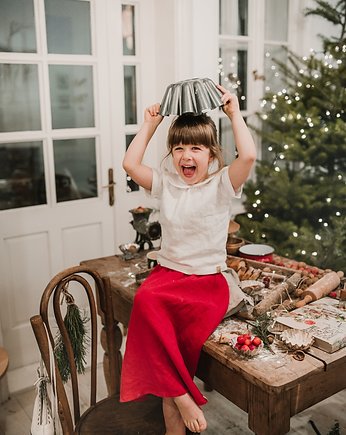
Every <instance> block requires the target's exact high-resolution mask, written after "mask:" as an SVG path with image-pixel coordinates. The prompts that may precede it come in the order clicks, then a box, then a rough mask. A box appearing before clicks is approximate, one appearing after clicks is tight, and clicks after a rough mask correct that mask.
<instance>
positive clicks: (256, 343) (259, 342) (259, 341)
mask: <svg viewBox="0 0 346 435" xmlns="http://www.w3.org/2000/svg"><path fill="white" fill-rule="evenodd" d="M261 343H262V340H261V339H260V338H259V337H255V338H253V340H252V344H253V345H254V346H256V347H258V346H259V345H260V344H261Z"/></svg>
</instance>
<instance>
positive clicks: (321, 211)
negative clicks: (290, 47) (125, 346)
mask: <svg viewBox="0 0 346 435" xmlns="http://www.w3.org/2000/svg"><path fill="white" fill-rule="evenodd" d="M315 1H316V3H317V8H316V9H309V10H307V14H309V15H319V16H322V17H323V18H325V19H327V20H329V21H331V22H333V23H334V24H336V25H340V26H341V31H340V36H339V37H338V38H331V39H327V38H323V41H324V47H325V51H324V52H323V53H322V54H321V53H320V54H316V53H312V54H311V55H310V56H309V57H307V58H300V57H299V56H297V55H295V54H294V53H292V52H288V53H287V59H288V61H287V64H286V63H282V62H276V64H277V70H278V71H279V72H280V74H281V75H282V76H283V77H285V78H286V79H285V80H286V81H285V85H284V89H282V90H281V91H280V92H277V93H267V94H266V95H265V96H264V99H263V104H262V107H263V110H262V111H261V112H258V113H257V116H258V118H259V119H260V120H261V123H262V124H261V125H262V127H261V129H258V128H257V129H256V132H257V133H258V134H260V136H261V137H262V146H263V153H262V154H263V155H262V161H260V162H258V163H257V168H256V181H255V182H249V183H248V184H247V185H246V187H245V189H244V192H245V194H246V201H245V208H246V214H245V215H242V216H239V217H237V221H239V223H240V224H241V235H242V236H243V237H245V238H247V239H249V240H251V241H254V242H257V243H258V242H261V243H269V244H271V245H273V246H274V247H275V249H276V252H277V253H278V254H280V255H283V256H288V257H291V258H295V259H299V260H302V261H305V262H308V263H311V264H316V265H317V266H319V267H330V268H333V269H340V268H341V269H344V270H345V269H346V260H345V259H346V243H345V226H346V225H345V223H346V222H345V215H346V213H345V212H346V123H345V120H346V114H345V107H346V37H345V31H346V27H345V23H346V2H345V1H344V0H343V1H338V2H337V4H336V6H335V5H330V4H329V3H328V2H326V1H317V0H315Z"/></svg>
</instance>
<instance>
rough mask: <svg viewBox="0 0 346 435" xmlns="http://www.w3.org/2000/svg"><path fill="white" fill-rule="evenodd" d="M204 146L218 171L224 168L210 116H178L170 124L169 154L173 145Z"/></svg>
mask: <svg viewBox="0 0 346 435" xmlns="http://www.w3.org/2000/svg"><path fill="white" fill-rule="evenodd" d="M179 144H182V145H204V146H205V147H207V148H209V150H210V155H211V157H212V158H214V159H216V160H217V161H218V170H220V169H222V168H223V166H224V161H223V157H222V152H221V148H220V145H219V142H218V140H217V130H216V125H215V123H214V121H213V120H212V119H211V118H210V116H208V115H205V114H202V115H195V114H194V113H184V114H182V115H180V116H178V117H177V118H176V119H175V120H174V121H173V122H172V124H171V126H170V128H169V131H168V137H167V148H168V153H169V154H171V153H172V150H173V147H174V146H175V145H179Z"/></svg>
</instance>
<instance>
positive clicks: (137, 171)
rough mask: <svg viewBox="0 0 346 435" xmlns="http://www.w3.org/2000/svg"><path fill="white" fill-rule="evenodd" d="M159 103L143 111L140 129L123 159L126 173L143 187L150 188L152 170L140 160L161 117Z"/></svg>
mask: <svg viewBox="0 0 346 435" xmlns="http://www.w3.org/2000/svg"><path fill="white" fill-rule="evenodd" d="M159 110H160V104H158V103H157V104H154V105H153V106H150V107H148V108H147V109H145V111H144V122H143V124H142V126H141V129H140V130H139V132H138V133H137V134H136V136H135V137H134V139H133V140H132V142H131V143H130V145H129V147H128V149H127V151H126V153H125V157H124V160H123V168H124V169H125V171H126V172H127V173H128V175H129V176H130V177H131V178H132V179H133V180H134V181H135V182H136V183H137V184H139V185H140V186H142V187H144V189H148V190H151V185H152V181H153V170H152V168H150V167H149V166H146V165H143V163H142V160H143V156H144V153H145V150H146V149H147V146H148V143H149V142H150V139H151V138H152V137H153V135H154V133H155V131H156V129H157V127H158V125H159V124H160V122H161V121H162V119H163V117H162V116H161V115H160V114H159Z"/></svg>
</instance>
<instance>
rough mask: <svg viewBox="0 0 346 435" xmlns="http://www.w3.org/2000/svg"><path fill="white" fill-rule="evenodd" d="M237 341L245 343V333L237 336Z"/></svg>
mask: <svg viewBox="0 0 346 435" xmlns="http://www.w3.org/2000/svg"><path fill="white" fill-rule="evenodd" d="M237 343H238V344H244V343H245V337H244V335H238V337H237Z"/></svg>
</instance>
